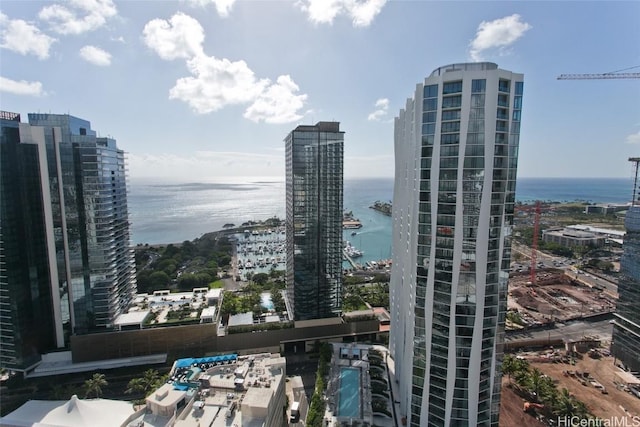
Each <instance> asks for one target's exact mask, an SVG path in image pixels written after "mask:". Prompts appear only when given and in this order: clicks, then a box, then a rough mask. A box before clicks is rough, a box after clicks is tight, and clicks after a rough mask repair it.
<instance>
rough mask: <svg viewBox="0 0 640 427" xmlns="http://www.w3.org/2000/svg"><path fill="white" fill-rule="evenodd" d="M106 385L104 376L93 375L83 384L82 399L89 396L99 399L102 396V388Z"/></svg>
mask: <svg viewBox="0 0 640 427" xmlns="http://www.w3.org/2000/svg"><path fill="white" fill-rule="evenodd" d="M108 384H109V383H108V382H107V380H106V378H105V376H104V374H93V377H91V378H90V379H88V380H86V381H85V382H84V389H85V396H84V397H85V398H87V397H89V395H91V394H93V395H95V396H96V397H100V396H101V395H102V387H106V386H107V385H108Z"/></svg>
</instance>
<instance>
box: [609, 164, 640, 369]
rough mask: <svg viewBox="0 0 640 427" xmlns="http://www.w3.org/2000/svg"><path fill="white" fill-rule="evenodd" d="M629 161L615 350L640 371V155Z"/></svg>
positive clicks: (613, 340)
mask: <svg viewBox="0 0 640 427" xmlns="http://www.w3.org/2000/svg"><path fill="white" fill-rule="evenodd" d="M629 161H631V162H633V163H634V164H635V180H634V183H633V198H632V202H631V206H630V207H629V210H628V211H627V215H626V216H625V219H624V226H625V228H626V231H627V232H626V234H625V236H624V244H623V246H622V248H623V255H622V257H621V258H620V279H619V280H618V304H617V306H616V312H615V316H616V318H615V322H614V325H613V337H612V343H611V353H613V355H614V356H615V357H616V358H617V359H618V360H620V361H621V362H622V363H623V364H624V365H625V366H626V368H627V369H629V370H631V371H640V303H638V301H640V200H639V196H638V190H640V188H639V187H638V167H639V166H640V157H632V158H630V159H629Z"/></svg>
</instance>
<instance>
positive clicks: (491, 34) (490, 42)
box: [469, 14, 532, 61]
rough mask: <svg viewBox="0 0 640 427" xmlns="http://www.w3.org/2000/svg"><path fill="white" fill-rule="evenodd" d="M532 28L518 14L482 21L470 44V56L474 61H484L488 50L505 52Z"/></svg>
mask: <svg viewBox="0 0 640 427" xmlns="http://www.w3.org/2000/svg"><path fill="white" fill-rule="evenodd" d="M531 28H532V27H531V25H529V24H528V23H526V22H524V21H522V18H521V17H520V15H518V14H513V15H511V16H505V17H504V18H500V19H496V20H495V21H482V22H481V23H480V25H478V31H477V32H476V37H475V38H474V39H473V40H472V41H471V43H470V44H469V55H470V56H471V59H472V60H474V61H482V59H483V58H482V54H483V53H484V52H485V51H486V50H489V49H493V48H499V49H500V52H503V51H504V49H506V48H507V47H509V46H511V45H512V44H513V43H515V42H516V41H517V40H518V39H519V38H520V37H522V36H523V35H524V33H526V32H527V31H528V30H530V29H531Z"/></svg>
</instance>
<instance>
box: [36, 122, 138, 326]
mask: <svg viewBox="0 0 640 427" xmlns="http://www.w3.org/2000/svg"><path fill="white" fill-rule="evenodd" d="M29 123H30V124H31V125H34V126H41V127H43V128H44V129H45V141H46V146H47V161H48V165H49V187H50V192H51V206H52V212H53V233H54V236H55V249H56V257H57V266H58V272H59V274H58V276H59V287H60V294H61V299H62V301H61V306H62V308H61V310H62V320H63V322H64V323H65V325H66V326H67V327H68V332H70V333H74V334H82V333H88V332H91V331H99V330H104V329H110V328H111V327H112V326H113V322H114V320H115V319H116V317H117V316H118V315H120V314H121V313H124V312H125V311H126V309H127V307H128V306H129V304H130V303H131V301H132V299H133V297H134V295H135V292H136V281H135V263H134V256H133V250H132V249H131V248H130V238H129V221H128V211H127V197H126V194H127V190H126V169H125V158H124V152H123V151H122V150H119V149H118V148H117V146H116V142H115V140H113V139H110V138H99V137H97V136H96V132H95V131H93V130H92V129H91V123H90V122H88V121H86V120H83V119H79V118H77V117H73V116H70V115H59V114H29Z"/></svg>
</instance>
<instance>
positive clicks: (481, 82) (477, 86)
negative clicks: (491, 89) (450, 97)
mask: <svg viewBox="0 0 640 427" xmlns="http://www.w3.org/2000/svg"><path fill="white" fill-rule="evenodd" d="M486 88H487V81H486V80H485V79H474V80H472V81H471V92H472V93H484V92H486Z"/></svg>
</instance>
